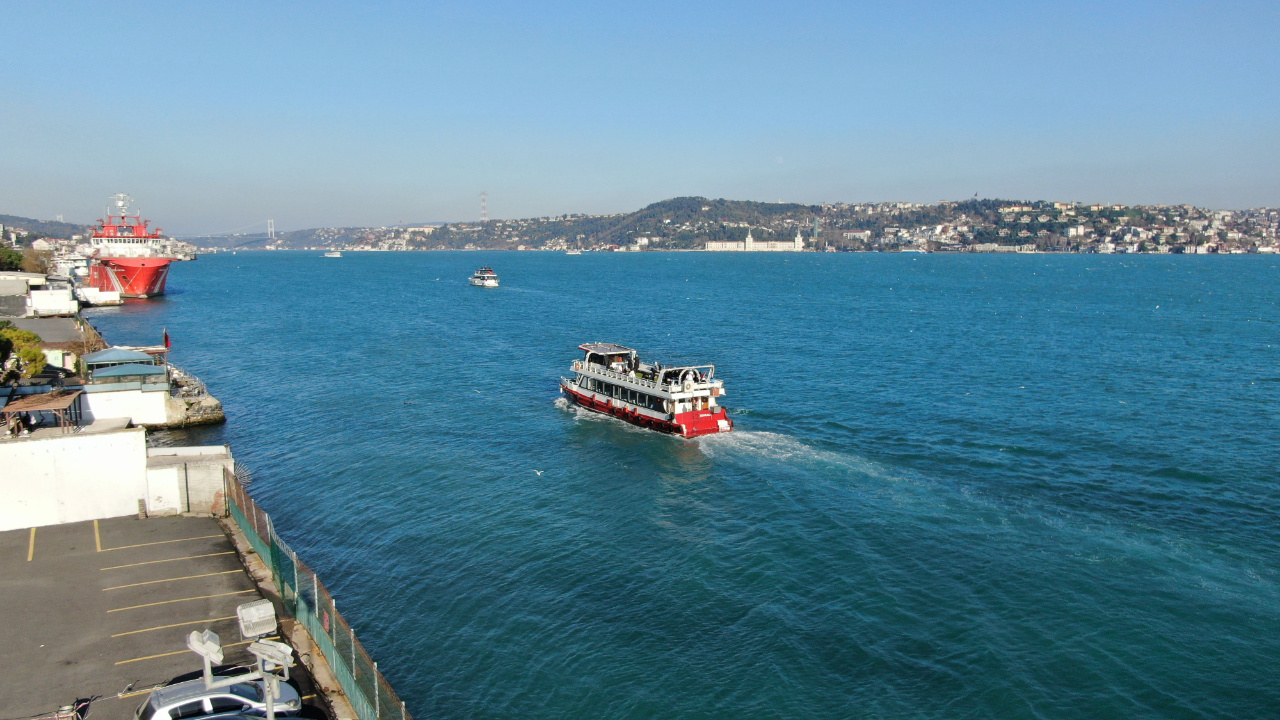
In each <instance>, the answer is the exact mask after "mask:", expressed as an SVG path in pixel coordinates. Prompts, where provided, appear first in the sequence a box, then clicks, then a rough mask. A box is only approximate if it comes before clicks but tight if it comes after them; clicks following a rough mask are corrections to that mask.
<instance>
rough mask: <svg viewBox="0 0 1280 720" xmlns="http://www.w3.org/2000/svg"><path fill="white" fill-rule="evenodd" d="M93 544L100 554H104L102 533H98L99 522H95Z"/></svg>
mask: <svg viewBox="0 0 1280 720" xmlns="http://www.w3.org/2000/svg"><path fill="white" fill-rule="evenodd" d="M93 544H94V546H96V547H97V548H98V552H102V533H99V532H98V521H97V520H94V521H93Z"/></svg>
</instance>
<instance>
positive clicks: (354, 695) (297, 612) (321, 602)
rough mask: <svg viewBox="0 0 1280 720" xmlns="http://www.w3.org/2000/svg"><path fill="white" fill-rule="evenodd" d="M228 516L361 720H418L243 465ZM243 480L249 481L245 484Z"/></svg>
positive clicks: (230, 489)
mask: <svg viewBox="0 0 1280 720" xmlns="http://www.w3.org/2000/svg"><path fill="white" fill-rule="evenodd" d="M223 479H224V480H225V482H226V497H227V509H228V514H229V515H230V516H231V517H232V518H233V519H234V520H235V522H236V524H237V525H239V526H240V529H241V530H242V531H244V534H245V537H247V538H248V539H249V543H250V544H251V545H252V546H253V549H254V550H255V551H257V553H258V555H259V556H260V557H261V558H262V560H263V562H265V563H266V564H267V565H268V566H270V568H271V574H272V577H273V578H274V579H275V582H276V586H277V587H279V588H280V596H281V599H282V600H283V601H284V606H285V610H286V611H288V612H289V614H291V615H292V616H293V617H294V618H295V619H296V620H297V621H298V622H299V623H300V624H301V625H302V627H303V628H305V629H306V631H307V634H309V635H310V636H311V639H312V641H313V642H314V643H315V645H316V649H317V650H319V651H320V653H321V654H322V655H324V658H325V660H326V661H328V663H329V667H330V668H331V669H332V670H333V674H334V677H336V678H337V679H338V684H339V685H341V686H342V691H343V692H344V693H345V694H346V696H347V700H348V701H350V703H351V707H352V708H353V709H354V710H355V712H356V715H357V716H358V717H359V720H412V718H413V716H412V715H410V714H409V711H408V710H407V709H406V708H405V704H404V701H402V700H401V699H400V698H399V696H397V695H396V693H395V691H394V690H392V689H391V684H390V683H388V682H387V679H386V678H384V677H383V676H382V673H381V672H380V671H379V670H378V664H377V663H376V662H374V661H373V659H372V658H370V657H369V653H367V652H365V649H364V647H363V646H362V645H361V644H360V641H359V640H357V639H356V634H355V631H354V630H352V629H351V626H350V625H349V624H347V621H346V620H345V619H344V618H343V617H342V615H340V614H339V613H338V608H337V606H336V604H335V603H334V601H333V596H332V595H330V594H329V591H328V590H327V589H326V588H325V586H324V583H322V582H320V578H319V577H318V576H317V575H316V573H315V572H314V571H313V570H312V569H311V568H309V567H307V565H306V563H304V562H302V560H300V559H298V555H297V553H295V552H293V550H290V549H289V546H288V545H286V544H285V543H284V541H283V540H281V539H280V536H279V535H277V534H276V531H275V526H274V525H273V524H272V522H271V517H270V516H269V515H267V513H265V512H263V510H262V508H260V507H258V504H257V503H256V502H254V500H253V498H252V497H250V496H249V493H248V492H246V490H245V487H244V486H245V483H247V482H248V481H249V478H248V477H247V473H245V472H244V471H243V469H242V466H241V465H240V464H239V463H236V472H235V473H232V472H230V471H224V472H223ZM242 479H243V480H244V482H242Z"/></svg>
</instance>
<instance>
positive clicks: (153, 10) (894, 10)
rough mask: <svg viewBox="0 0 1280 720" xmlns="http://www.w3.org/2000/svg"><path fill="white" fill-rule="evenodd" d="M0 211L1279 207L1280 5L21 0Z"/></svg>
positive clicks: (77, 217)
mask: <svg viewBox="0 0 1280 720" xmlns="http://www.w3.org/2000/svg"><path fill="white" fill-rule="evenodd" d="M3 8H4V14H3V17H4V18H5V19H6V22H5V32H4V33H0V213H9V214H16V215H26V216H36V217H40V218H51V217H53V216H54V215H56V214H63V215H64V216H65V217H66V219H67V220H70V221H80V222H90V221H92V220H94V219H96V218H97V217H98V216H99V215H100V213H101V208H102V207H103V205H104V203H105V199H106V198H107V197H108V196H109V195H111V194H112V193H115V192H129V193H131V194H132V195H134V197H135V198H137V199H138V201H139V204H140V206H141V207H142V209H143V210H144V212H145V214H146V215H148V216H150V217H152V218H153V219H155V220H156V221H157V222H158V223H159V224H160V225H161V226H162V227H164V228H165V229H166V230H168V231H170V232H175V233H193V232H220V231H229V230H233V229H237V228H248V227H250V226H252V225H254V224H255V223H257V224H258V225H259V226H262V227H264V223H265V219H266V218H269V217H270V218H274V219H275V220H276V225H277V227H278V228H281V229H294V228H301V227H314V226H319V225H390V224H400V223H405V222H421V221H449V220H472V219H475V218H476V217H477V216H478V214H479V194H480V191H482V190H487V191H488V193H489V210H490V216H491V217H527V216H536V215H549V214H559V213H565V212H588V213H598V212H624V211H630V210H633V209H636V208H639V207H642V206H643V205H646V204H648V203H650V202H654V201H657V200H661V199H664V198H668V197H675V196H679V195H705V196H709V197H726V198H733V199H751V200H766V201H773V200H787V201H798V202H830V201H848V202H857V201H873V200H911V201H919V202H934V201H937V200H942V199H962V198H965V197H972V196H973V195H974V193H977V194H979V195H980V196H982V197H1007V198H1019V199H1056V200H1078V201H1087V202H1124V203H1160V202H1165V203H1195V204H1199V205H1206V206H1210V207H1251V206H1259V205H1272V206H1275V205H1280V172H1278V171H1277V168H1278V167H1280V42H1277V38H1278V37H1280V4H1277V3H1249V2H1241V3H1234V4H1231V5H1229V6H1227V5H1219V4H1210V3H1183V2H1166V3H1154V2H1151V3H1147V2H1142V3H1138V2H1130V3H1125V2H1119V3H1097V4H1089V3H1062V4H1052V5H1051V4H1047V3H1046V4H1043V6H1042V5H1041V4H1034V5H1028V4H1026V3H998V2H996V3H993V2H971V3H956V4H935V3H910V2H884V3H881V2H870V3H853V2H843V3H837V2H799V3H750V2H743V3H675V2H673V3H661V2H659V3H604V4H599V3H543V4H533V3H530V4H524V3H505V2H487V3H450V2H442V3H430V4H427V3H423V4H412V3H380V4H355V3H333V4H329V3H321V2H315V3H235V2H220V3H133V4H130V3H111V4H106V3H95V4H88V3H83V4H82V3H74V2H60V3H18V2H9V3H5V4H4V6H3Z"/></svg>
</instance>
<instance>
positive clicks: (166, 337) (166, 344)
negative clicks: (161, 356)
mask: <svg viewBox="0 0 1280 720" xmlns="http://www.w3.org/2000/svg"><path fill="white" fill-rule="evenodd" d="M164 347H165V349H166V350H167V349H169V348H171V347H173V343H171V342H169V328H165V329H164Z"/></svg>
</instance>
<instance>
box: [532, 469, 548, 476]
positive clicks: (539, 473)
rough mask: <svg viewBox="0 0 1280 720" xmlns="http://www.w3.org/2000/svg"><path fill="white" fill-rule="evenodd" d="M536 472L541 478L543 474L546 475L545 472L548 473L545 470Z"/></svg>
mask: <svg viewBox="0 0 1280 720" xmlns="http://www.w3.org/2000/svg"><path fill="white" fill-rule="evenodd" d="M534 472H536V473H538V476H539V477H541V476H542V473H544V472H546V471H545V470H534Z"/></svg>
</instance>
